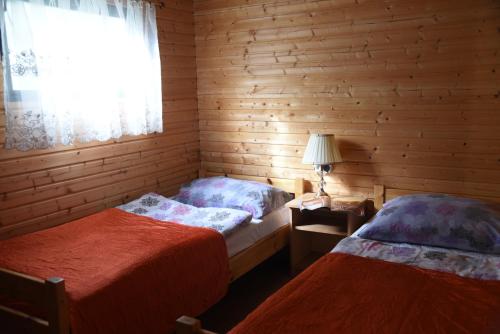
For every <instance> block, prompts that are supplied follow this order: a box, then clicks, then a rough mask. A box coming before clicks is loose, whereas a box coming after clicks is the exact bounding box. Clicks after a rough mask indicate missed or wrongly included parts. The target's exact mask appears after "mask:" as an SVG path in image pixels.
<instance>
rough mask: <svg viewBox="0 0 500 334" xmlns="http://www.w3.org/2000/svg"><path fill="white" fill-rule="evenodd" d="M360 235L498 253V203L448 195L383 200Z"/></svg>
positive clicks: (499, 240)
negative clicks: (385, 201)
mask: <svg viewBox="0 0 500 334" xmlns="http://www.w3.org/2000/svg"><path fill="white" fill-rule="evenodd" d="M359 236H360V237H361V238H365V239H373V240H382V241H390V242H407V243H413V244H421V245H428V246H438V247H445V248H456V249H462V250H467V251H474V252H480V253H491V254H500V206H499V205H498V204H495V203H489V202H483V201H480V200H475V199H468V198H460V197H454V196H449V195H439V194H436V195H426V194H422V195H408V196H401V197H397V198H395V199H393V200H391V201H389V202H387V203H386V204H385V205H384V207H383V208H382V210H380V211H379V212H378V213H377V215H376V216H375V218H374V219H373V221H372V222H371V223H370V224H369V226H367V227H366V228H365V229H364V230H363V231H362V232H361V233H360V234H359Z"/></svg>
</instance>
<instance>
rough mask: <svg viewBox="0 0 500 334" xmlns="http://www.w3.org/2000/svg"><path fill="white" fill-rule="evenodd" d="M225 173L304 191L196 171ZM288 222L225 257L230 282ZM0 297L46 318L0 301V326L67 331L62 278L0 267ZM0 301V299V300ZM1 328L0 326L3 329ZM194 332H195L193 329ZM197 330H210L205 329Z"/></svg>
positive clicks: (294, 184)
mask: <svg viewBox="0 0 500 334" xmlns="http://www.w3.org/2000/svg"><path fill="white" fill-rule="evenodd" d="M216 175H225V176H228V177H232V178H237V179H245V180H252V181H259V182H263V183H268V184H271V185H273V186H276V187H278V188H281V189H283V190H285V191H287V192H290V193H294V194H295V195H296V196H299V195H301V194H303V193H304V180H303V179H297V180H285V179H276V178H270V179H269V178H264V177H248V176H244V175H233V174H231V175H227V174H216V173H207V172H206V171H204V170H200V172H199V176H200V177H205V176H216ZM289 233H290V231H289V226H288V224H287V225H285V226H283V227H281V228H279V229H278V230H277V231H275V232H273V233H272V234H270V235H268V236H266V237H264V238H262V239H261V240H259V241H258V242H257V243H255V244H253V245H252V246H250V247H248V248H246V249H245V250H243V251H241V252H239V253H237V254H235V255H234V256H232V257H231V258H229V267H230V270H231V282H232V281H234V280H236V279H237V278H239V277H240V276H242V275H243V274H245V273H247V272H248V271H250V270H251V269H253V268H254V267H255V266H257V265H258V264H260V263H261V262H263V261H264V260H266V259H267V258H269V257H270V256H272V255H273V254H275V253H276V252H278V251H279V250H281V249H282V248H284V247H285V246H286V245H287V244H288V240H289V237H288V236H289ZM0 296H3V297H6V298H8V299H13V300H16V301H19V302H26V303H28V304H29V305H33V306H34V307H35V308H36V309H39V310H44V311H46V314H47V316H46V318H39V317H36V316H33V315H29V314H27V313H24V312H22V311H20V310H15V309H12V308H8V307H5V306H2V305H1V304H0V323H1V324H2V326H4V327H5V326H11V327H12V328H16V329H17V328H20V329H21V330H22V333H44V334H69V333H70V321H69V312H68V306H67V297H66V290H65V283H64V279H62V278H58V277H54V278H49V279H47V280H41V279H38V278H35V277H31V276H28V275H23V274H20V273H17V272H13V271H10V270H5V269H1V268H0ZM0 302H1V301H0ZM4 327H2V328H4ZM196 333H198V332H196ZM199 333H210V332H208V331H204V332H199Z"/></svg>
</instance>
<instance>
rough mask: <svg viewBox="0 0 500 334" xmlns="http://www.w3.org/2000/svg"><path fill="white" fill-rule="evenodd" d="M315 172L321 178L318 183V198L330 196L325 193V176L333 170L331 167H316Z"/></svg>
mask: <svg viewBox="0 0 500 334" xmlns="http://www.w3.org/2000/svg"><path fill="white" fill-rule="evenodd" d="M314 170H315V171H316V173H317V174H318V175H319V177H320V181H319V182H318V191H317V192H316V196H315V197H316V198H318V197H321V196H328V194H327V193H326V191H325V185H326V181H325V174H328V173H329V172H331V170H332V166H331V165H316V166H315V168H314Z"/></svg>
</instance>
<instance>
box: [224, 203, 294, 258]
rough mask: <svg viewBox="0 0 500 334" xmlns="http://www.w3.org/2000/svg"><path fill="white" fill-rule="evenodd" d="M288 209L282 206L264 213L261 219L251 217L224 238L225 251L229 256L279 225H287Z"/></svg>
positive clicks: (268, 233)
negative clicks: (248, 222) (248, 221)
mask: <svg viewBox="0 0 500 334" xmlns="http://www.w3.org/2000/svg"><path fill="white" fill-rule="evenodd" d="M289 217H290V209H289V208H287V207H285V206H282V207H281V208H279V209H276V210H274V211H273V212H271V213H269V214H267V215H265V216H264V217H262V219H252V221H251V222H250V224H247V225H245V226H243V227H241V228H239V229H238V230H237V231H235V232H234V233H233V234H231V235H229V236H228V237H227V238H226V245H227V253H228V255H229V257H231V256H233V255H236V254H237V253H239V252H241V251H242V250H244V249H246V248H248V247H250V246H252V245H253V244H255V243H256V242H257V241H259V240H260V239H262V238H264V237H266V236H268V235H270V234H271V233H273V232H274V231H276V230H278V229H279V228H280V227H282V226H285V225H288V222H289Z"/></svg>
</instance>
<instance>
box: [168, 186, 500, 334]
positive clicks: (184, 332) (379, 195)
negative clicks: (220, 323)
mask: <svg viewBox="0 0 500 334" xmlns="http://www.w3.org/2000/svg"><path fill="white" fill-rule="evenodd" d="M422 193H426V194H428V193H435V194H438V192H429V191H416V190H410V189H399V188H389V187H385V186H384V185H374V186H373V204H374V208H375V210H376V211H378V210H380V209H381V208H382V206H383V205H384V203H385V202H387V201H390V200H391V199H393V198H396V197H399V196H403V195H409V194H422ZM458 196H462V197H463V195H458ZM468 197H473V198H478V199H486V200H490V201H495V202H500V197H491V198H486V197H477V196H468ZM175 333H176V334H216V333H214V332H211V331H207V330H205V329H203V328H202V327H201V322H200V321H199V320H198V319H196V318H192V317H189V316H182V317H180V318H179V319H177V322H176V332H175Z"/></svg>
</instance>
